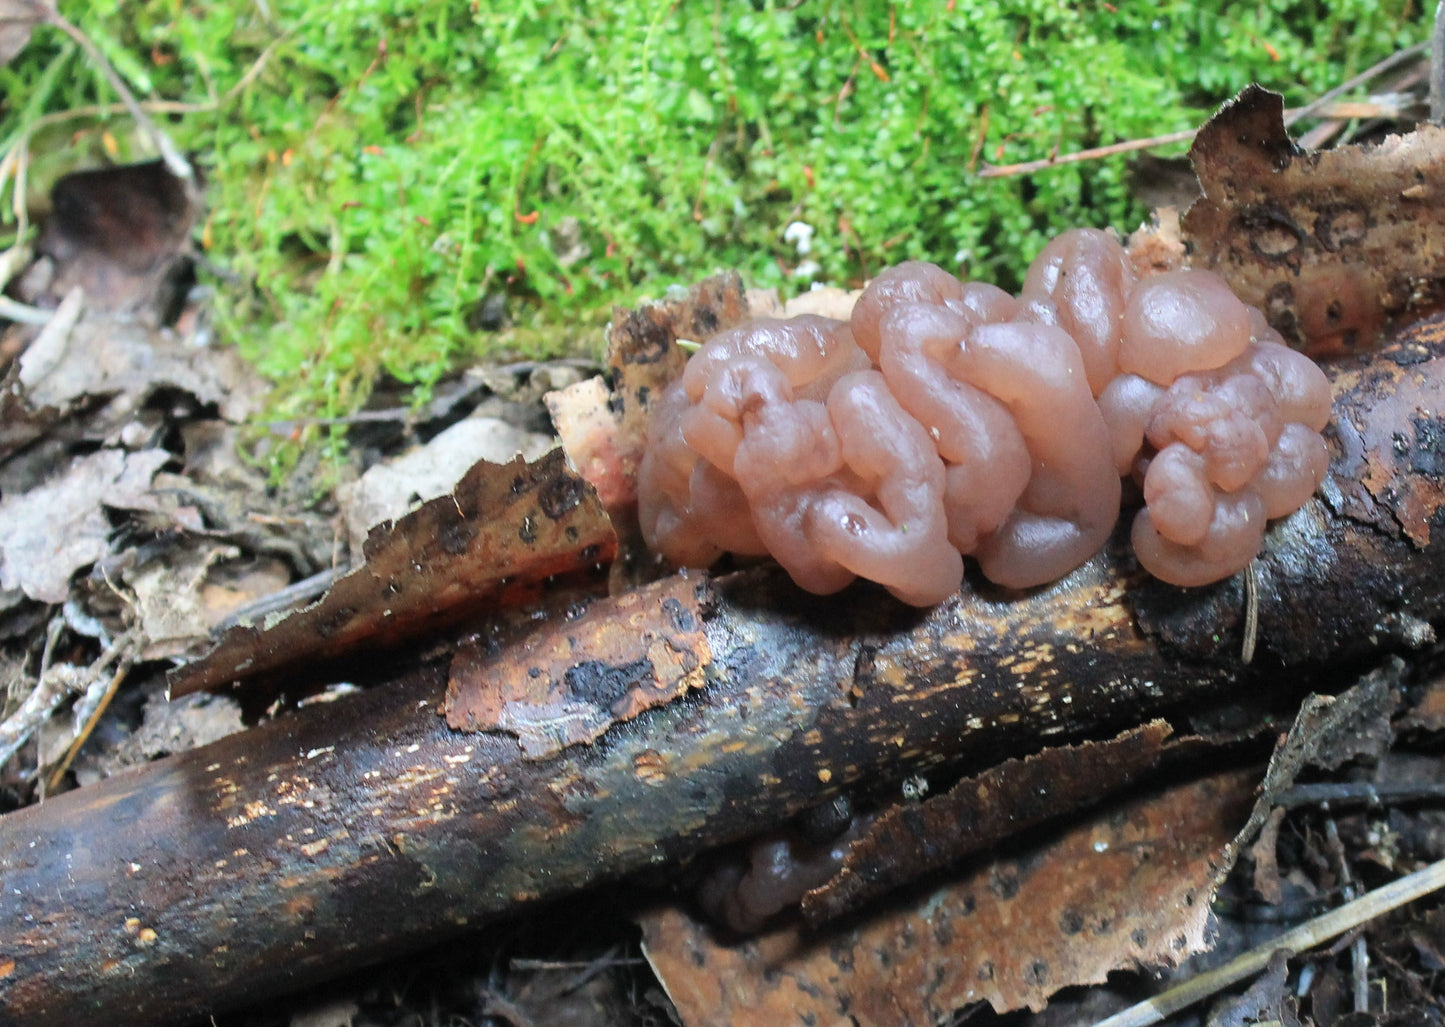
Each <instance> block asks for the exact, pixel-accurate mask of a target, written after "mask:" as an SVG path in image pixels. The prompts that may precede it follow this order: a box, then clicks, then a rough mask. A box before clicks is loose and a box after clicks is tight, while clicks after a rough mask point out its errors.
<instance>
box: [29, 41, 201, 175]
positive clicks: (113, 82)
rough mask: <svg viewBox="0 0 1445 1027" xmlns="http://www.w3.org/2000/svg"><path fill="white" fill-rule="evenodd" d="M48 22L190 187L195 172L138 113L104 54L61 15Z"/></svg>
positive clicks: (178, 151)
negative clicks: (85, 59)
mask: <svg viewBox="0 0 1445 1027" xmlns="http://www.w3.org/2000/svg"><path fill="white" fill-rule="evenodd" d="M48 20H49V22H50V24H52V25H54V26H55V27H56V28H58V29H60V31H62V32H64V33H65V34H66V35H67V36H69V37H70V38H71V39H73V40H75V42H76V45H78V46H79V47H80V48H81V49H82V50H84V51H85V54H86V56H87V57H89V58H90V60H91V63H93V64H94V65H95V66H96V67H97V68H99V69H100V73H101V74H102V75H104V76H105V80H106V81H107V82H109V83H110V87H111V88H112V89H114V90H115V92H116V95H117V96H119V97H120V99H121V102H122V103H124V104H125V106H126V109H127V110H128V111H129V112H130V116H131V117H132V118H134V119H135V122H136V124H138V125H139V126H140V127H141V131H143V132H145V134H146V135H148V136H150V137H151V142H153V143H155V146H156V149H158V150H159V151H160V153H161V159H162V160H164V161H165V162H166V167H167V168H168V169H169V170H170V173H171V174H173V175H175V176H176V177H177V178H178V179H180V180H181V181H182V182H187V183H189V182H193V181H195V172H194V171H192V170H191V162H190V161H188V160H186V158H185V157H183V156H181V151H180V150H177V149H176V145H175V143H173V142H171V138H170V136H168V135H166V134H165V133H164V132H163V131H161V127H160V126H159V125H157V124H156V123H155V122H154V121H152V120H151V118H150V115H148V114H146V112H145V111H143V110H142V109H141V106H140V104H139V103H138V102H137V101H136V98H135V96H134V95H132V93H131V91H130V88H129V87H128V86H127V85H126V84H125V80H124V79H123V78H121V77H120V75H119V74H117V73H116V70H115V69H114V68H112V67H111V66H110V61H108V60H106V59H105V54H103V53H101V52H100V48H99V47H98V46H96V45H95V44H94V43H93V42H91V40H90V37H89V36H87V35H86V34H85V33H84V32H82V31H80V29H79V28H77V27H76V26H75V25H73V24H71V22H69V21H68V20H66V18H65V17H64V16H63V15H60V14H51V15H50V17H49V19H48Z"/></svg>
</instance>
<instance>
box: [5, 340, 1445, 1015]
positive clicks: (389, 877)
mask: <svg viewBox="0 0 1445 1027" xmlns="http://www.w3.org/2000/svg"><path fill="white" fill-rule="evenodd" d="M1442 339H1445V329H1442V325H1441V323H1440V322H1438V321H1437V322H1433V323H1431V324H1427V325H1426V326H1424V327H1423V328H1419V329H1416V330H1415V331H1414V332H1413V334H1412V337H1411V338H1410V339H1408V340H1405V341H1403V342H1400V343H1397V344H1395V345H1394V346H1392V347H1390V348H1388V349H1386V350H1385V351H1384V352H1382V353H1380V354H1377V355H1376V356H1375V357H1374V358H1373V359H1371V360H1369V361H1368V362H1365V361H1363V360H1361V361H1359V362H1356V363H1352V364H1348V365H1344V366H1341V367H1340V368H1337V369H1336V370H1335V371H1334V372H1333V374H1334V378H1335V380H1336V393H1337V403H1336V419H1335V428H1334V429H1333V435H1332V438H1331V445H1332V447H1333V450H1334V463H1333V466H1332V470H1331V476H1330V478H1329V480H1328V481H1327V482H1326V485H1325V487H1324V488H1323V489H1322V490H1321V494H1320V496H1319V497H1318V498H1316V499H1315V500H1313V501H1312V502H1311V503H1310V504H1308V505H1307V506H1306V507H1305V509H1304V510H1302V511H1301V512H1300V513H1298V514H1297V515H1295V516H1294V517H1292V518H1290V519H1289V520H1288V521H1287V522H1285V523H1283V524H1281V525H1278V526H1276V527H1275V528H1274V529H1273V530H1272V532H1271V535H1270V542H1269V548H1268V550H1267V552H1266V553H1265V554H1264V555H1263V556H1262V557H1261V558H1260V560H1259V561H1258V562H1257V564H1256V581H1257V584H1258V633H1259V645H1258V655H1257V656H1256V660H1255V663H1254V664H1253V665H1249V666H1246V665H1245V664H1244V663H1243V662H1242V660H1241V658H1240V651H1241V635H1242V633H1243V630H1244V620H1245V611H1246V601H1245V589H1244V583H1243V581H1242V579H1236V580H1232V581H1229V582H1225V583H1222V584H1221V585H1218V586H1215V587H1211V588H1204V589H1193V590H1179V589H1172V588H1168V587H1165V586H1161V585H1158V584H1155V583H1150V582H1147V581H1145V580H1144V579H1143V578H1142V577H1141V576H1140V575H1139V572H1138V571H1137V568H1136V567H1135V565H1134V564H1133V561H1132V558H1131V557H1130V556H1129V555H1128V553H1127V549H1126V547H1124V546H1123V544H1122V543H1123V537H1122V535H1123V533H1122V532H1121V535H1120V537H1119V538H1118V539H1117V540H1116V541H1117V542H1118V543H1119V544H1117V545H1115V546H1112V547H1111V548H1110V549H1109V550H1107V551H1106V552H1104V553H1102V554H1100V555H1099V556H1098V557H1097V558H1096V559H1094V560H1093V561H1091V562H1090V563H1089V564H1087V565H1086V566H1085V567H1083V568H1081V569H1080V570H1079V571H1077V572H1076V573H1074V574H1073V575H1071V576H1070V577H1069V578H1067V579H1066V580H1064V581H1062V582H1060V583H1058V584H1057V585H1055V586H1052V587H1050V588H1047V589H1043V590H1040V591H1038V592H1035V593H1030V594H1027V595H1023V596H1020V595H1013V594H1007V593H1004V592H1002V591H999V590H997V589H993V588H991V587H989V586H987V585H986V584H985V583H983V582H981V581H976V580H970V582H969V583H968V585H967V586H966V587H965V589H964V590H963V592H962V593H961V594H960V595H959V596H957V597H955V598H954V599H952V600H950V601H948V602H945V603H943V604H940V605H939V606H938V607H935V608H934V609H932V610H928V611H916V610H912V609H907V608H904V607H903V606H901V605H899V604H897V603H895V602H893V601H892V600H891V599H889V597H888V596H887V595H886V594H885V593H883V592H881V591H879V590H876V589H872V588H870V587H867V586H857V587H854V588H852V589H850V590H848V591H846V592H844V593H842V594H840V595H839V596H836V597H831V598H826V599H820V598H817V597H812V596H805V595H802V594H801V593H799V592H797V591H796V590H795V589H794V588H793V586H792V585H791V584H790V583H789V582H787V581H786V579H784V578H782V577H781V576H780V575H779V574H777V573H776V572H774V571H770V570H768V569H758V570H753V571H748V572H743V573H741V574H737V575H733V576H730V577H723V578H715V579H709V578H706V577H701V576H699V577H697V578H696V579H694V580H691V581H689V582H687V583H686V585H685V586H684V587H682V588H680V589H678V590H675V591H674V592H673V593H672V594H673V595H674V596H681V597H682V598H681V599H679V600H678V601H677V602H672V603H658V604H656V605H655V606H654V607H653V608H652V609H651V610H647V609H642V610H641V611H639V609H638V607H637V604H635V603H634V604H632V605H631V606H630V607H628V608H627V609H626V616H627V617H628V618H629V619H628V621H627V626H626V628H625V630H618V625H617V624H616V623H615V622H613V621H610V620H609V618H614V620H615V618H616V617H618V616H621V614H620V613H619V612H618V610H619V609H620V607H619V606H618V605H617V603H616V602H615V601H612V600H599V601H597V602H595V603H594V604H593V605H592V606H591V607H590V609H589V610H588V611H587V612H586V613H585V614H583V615H582V616H580V617H577V618H576V619H575V620H574V621H573V622H572V626H571V628H569V634H570V636H571V637H575V638H576V639H577V640H578V642H579V645H580V646H581V651H582V652H584V653H585V654H586V655H587V657H588V660H589V661H590V662H591V663H592V664H595V665H596V666H595V667H594V670H596V669H597V668H601V670H600V671H599V672H598V673H593V674H591V675H590V676H588V675H578V676H568V675H565V674H563V675H556V674H553V679H554V680H555V681H561V682H563V684H564V685H565V686H566V687H567V688H571V689H573V690H574V692H575V695H573V697H572V698H573V699H575V700H576V702H577V703H582V702H584V701H585V702H592V703H593V704H594V706H596V708H597V709H603V710H609V711H612V715H613V716H614V721H613V722H612V723H611V724H610V726H609V725H608V724H605V723H604V724H602V725H600V727H601V729H600V730H599V731H597V732H596V734H595V738H596V740H595V741H590V742H570V741H569V740H568V739H569V738H571V737H573V736H566V737H563V738H562V739H561V741H557V740H556V737H555V736H553V735H548V734H546V732H545V731H542V732H541V733H537V734H533V735H530V736H529V735H527V734H526V733H525V731H523V732H521V733H519V732H518V730H517V729H515V727H513V728H509V729H506V730H501V729H496V726H495V725H493V729H492V730H480V731H473V730H461V729H454V728H452V727H450V726H449V725H448V723H447V721H446V719H444V718H443V717H442V716H440V715H439V713H438V710H439V708H440V706H441V704H442V703H443V701H444V696H445V692H446V685H447V680H446V678H447V673H446V668H445V667H440V666H429V667H421V668H418V669H417V670H415V671H414V672H413V673H411V674H410V675H409V676H407V677H406V678H404V679H398V680H395V681H393V682H391V683H390V684H388V685H386V686H383V687H380V688H376V689H373V690H371V691H369V692H367V693H365V694H361V695H357V696H353V697H350V698H347V699H344V700H341V701H339V702H336V703H331V704H324V705H316V706H311V707H308V708H306V709H302V710H300V711H297V712H294V713H290V714H287V715H284V716H282V717H280V718H278V719H276V720H274V721H271V722H269V723H266V724H264V725H261V726H260V727H257V728H255V729H253V730H250V731H247V732H244V733H242V734H239V735H234V736H231V737H229V738H226V739H224V740H222V741H220V742H217V743H215V744H213V745H210V746H207V747H205V748H203V749H200V750H197V751H194V752H190V753H187V754H184V755H181V756H176V757H172V758H169V759H166V760H163V761H160V762H158V763H155V764H152V765H150V766H147V767H144V768H140V769H138V770H136V771H134V772H131V773H128V774H125V775H122V776H119V777H116V778H114V779H111V780H109V781H107V782H105V783H102V784H100V785H96V786H94V787H90V788H85V789H82V790H79V791H75V792H71V793H68V794H66V795H62V796H60V797H58V798H56V799H52V800H50V801H47V802H46V803H44V804H42V805H38V806H32V807H29V808H26V809H23V810H20V811H18V812H15V813H11V814H9V815H7V816H5V817H3V818H0V924H3V925H4V929H3V931H0V1024H22V1023H23V1024H26V1025H44V1024H72V1023H77V1022H83V1021H84V1020H85V1019H86V1017H87V1016H89V1015H92V1014H94V1013H96V1012H97V1011H101V1010H103V1011H104V1013H103V1015H104V1018H105V1020H106V1021H107V1022H109V1023H112V1024H116V1025H120V1024H130V1023H136V1024H141V1023H145V1024H150V1023H157V1022H163V1021H165V1020H167V1019H175V1018H179V1017H183V1016H187V1015H193V1014H199V1013H203V1012H206V1011H209V1010H215V1009H221V1008H225V1007H228V1006H234V1005H236V1004H238V1003H240V1002H243V1001H247V1000H255V999H256V998H258V997H260V996H262V995H265V994H268V993H274V992H278V991H282V990H285V989H288V988H294V987H298V986H300V985H302V984H304V983H306V982H308V981H310V980H314V979H317V978H320V977H325V976H328V975H332V974H336V973H339V972H341V971H343V970H346V969H348V968H351V967H355V966H359V965H362V964H364V963H366V962H370V961H375V960H377V959H379V958H382V957H384V956H387V955H391V954H394V953H396V952H398V951H403V950H406V949H408V948H414V947H417V946H420V945H423V944H427V943H432V942H435V941H437V940H439V939H441V938H443V937H445V936H446V935H447V934H448V933H449V932H459V931H462V930H466V929H468V928H471V927H474V926H476V925H477V924H479V923H482V922H484V921H486V920H488V919H491V918H496V917H499V916H502V915H505V914H508V913H512V912H515V911H517V910H519V909H521V908H524V907H525V906H526V905H527V904H529V903H533V902H537V901H540V900H544V899H548V898H555V897H558V896H563V895H566V894H567V893H569V892H572V891H574V890H576V889H581V888H585V887H587V886H589V885H592V884H595V883H597V882H599V881H602V880H604V879H608V878H614V877H617V876H619V875H623V874H627V873H629V872H632V871H636V870H639V869H641V868H644V867H647V866H649V865H652V864H656V863H659V862H663V861H667V860H671V859H676V858H679V857H683V856H687V855H690V854H694V853H697V852H700V851H702V850H704V849H706V848H709V847H712V846H716V845H718V844H721V843H723V842H726V841H729V840H732V839H737V838H740V837H744V836H747V835H750V834H753V833H756V832H758V831H760V830H762V829H765V828H768V827H771V826H774V825H777V824H779V823H781V822H783V821H784V820H786V819H787V818H789V817H791V816H792V815H794V814H796V813H797V812H798V811H800V810H802V809H804V808H806V807H808V806H810V805H812V804H814V803H816V802H818V801H819V800H820V799H821V798H823V797H825V796H827V795H829V794H831V793H832V792H834V791H837V790H839V789H843V788H847V787H849V786H852V785H855V784H858V783H865V784H866V783H876V782H879V781H887V780H896V779H898V778H901V777H904V776H906V775H908V774H912V773H917V772H920V771H930V769H931V768H936V767H938V766H940V765H944V764H946V765H947V766H948V767H949V768H950V770H951V771H952V770H956V771H958V772H963V771H968V770H972V769H976V768H980V767H986V766H988V765H990V764H993V763H996V762H998V761H999V760H1000V759H1002V758H1004V757H1008V756H1016V755H1020V754H1024V753H1027V752H1033V751H1037V750H1038V749H1039V748H1040V747H1042V746H1045V745H1048V744H1051V743H1052V742H1055V741H1064V740H1076V739H1081V738H1088V737H1098V736H1101V735H1102V734H1103V733H1105V732H1113V731H1115V730H1117V729H1119V728H1121V727H1125V726H1129V725H1133V724H1139V723H1142V722H1144V721H1145V720H1148V719H1150V718H1151V717H1153V716H1155V715H1156V714H1161V713H1162V714H1165V715H1169V714H1170V713H1171V712H1172V713H1175V714H1181V717H1182V718H1187V713H1188V711H1191V710H1195V709H1198V708H1199V707H1200V706H1201V705H1202V703H1203V702H1204V700H1205V698H1206V697H1216V698H1217V697H1219V696H1221V695H1225V696H1231V695H1243V694H1246V692H1245V690H1249V693H1248V694H1253V693H1254V692H1255V691H1257V690H1258V689H1259V688H1260V686H1261V684H1263V683H1268V682H1270V681H1273V680H1277V679H1278V678H1279V677H1280V675H1279V674H1278V666H1279V664H1280V663H1285V664H1294V665H1298V666H1299V667H1300V668H1301V669H1300V670H1298V671H1291V672H1290V673H1289V674H1288V675H1284V676H1285V677H1288V678H1289V679H1290V683H1291V685H1292V686H1294V685H1298V683H1299V682H1300V681H1302V680H1306V679H1307V678H1308V677H1309V675H1318V679H1319V680H1323V681H1327V680H1329V679H1330V677H1331V675H1333V674H1337V673H1338V672H1339V671H1338V669H1339V668H1340V667H1341V666H1342V665H1344V664H1345V663H1347V662H1348V661H1350V660H1351V659H1354V658H1361V659H1368V658H1369V657H1371V655H1372V654H1374V653H1376V652H1377V651H1379V650H1381V649H1385V648H1392V647H1398V646H1399V645H1400V644H1401V643H1402V642H1405V643H1410V644H1421V643H1423V642H1425V641H1427V640H1429V639H1431V637H1432V636H1431V632H1430V628H1429V622H1430V621H1431V620H1433V619H1437V618H1439V617H1440V616H1441V615H1442V614H1445V589H1442V585H1441V582H1442V581H1445V539H1442V537H1441V535H1440V528H1439V521H1440V519H1441V510H1442V507H1445V503H1442V494H1441V487H1442V480H1445V419H1442V418H1445V342H1442ZM698 625H700V626H701V630H696V628H697V627H698ZM609 630H610V632H611V634H613V635H635V636H637V637H640V638H646V639H651V640H652V641H649V642H647V646H648V647H653V648H648V649H647V651H648V652H651V653H654V655H655V654H656V653H657V652H662V651H663V650H661V649H657V648H655V646H664V648H665V649H666V652H668V653H670V654H671V656H670V657H669V658H670V659H673V658H674V657H675V659H673V662H674V663H675V665H676V668H677V673H676V675H674V678H673V679H670V680H672V682H673V685H672V686H670V687H673V686H675V690H674V691H673V692H670V693H669V694H668V695H667V696H665V697H663V699H662V700H661V701H657V700H656V699H654V700H652V701H650V702H632V701H631V697H630V691H635V690H636V689H646V688H649V687H654V686H655V685H656V681H657V680H660V676H659V677H658V678H657V679H653V678H649V677H648V676H647V675H645V674H643V675H636V674H631V672H630V671H629V674H621V675H620V676H616V675H614V676H609V675H608V674H607V673H604V672H605V671H607V670H608V668H609V666H611V665H609V664H608V653H607V652H605V651H604V652H600V653H598V652H593V651H591V650H589V649H588V648H587V643H588V640H589V639H591V638H597V637H601V636H602V635H603V634H606V633H607V632H608V631H609ZM659 640H660V641H659ZM545 648H546V650H547V653H548V654H551V655H545V659H547V660H551V661H553V663H554V665H553V666H552V667H551V669H550V670H549V669H548V668H540V669H539V671H538V674H539V675H540V674H542V673H544V672H546V673H551V671H553V670H556V667H555V660H556V659H557V658H558V657H557V656H556V653H557V652H558V651H559V649H558V646H556V645H549V646H548V647H545ZM689 654H690V655H689ZM685 656H686V657H688V658H686V659H684V658H683V657H685ZM497 659H499V660H500V661H501V663H502V665H504V668H505V665H507V664H509V663H510V673H511V674H512V675H513V676H514V677H516V678H518V679H529V678H531V677H536V676H538V675H532V674H531V669H532V668H533V667H538V666H539V661H542V660H543V659H544V655H539V649H538V648H529V647H527V646H514V647H512V648H509V649H507V650H505V651H504V652H503V653H502V654H501V656H500V657H498V658H497ZM619 659H620V657H619ZM641 659H642V658H641V657H635V658H630V661H629V662H628V664H627V666H628V667H634V666H636V665H637V664H638V663H639V661H640V660H641ZM649 659H652V657H649ZM528 661H531V662H528ZM693 661H695V664H694V662H693ZM500 672H501V671H498V673H500ZM629 675H631V676H629ZM584 677H585V678H586V680H583V678H584ZM679 682H681V684H679ZM557 687H563V686H562V685H558V686H557ZM609 689H611V690H609ZM584 692H585V693H586V694H583V693H584ZM548 695H549V696H550V697H549V698H547V701H548V702H553V701H554V700H556V696H555V695H554V694H551V693H548ZM599 704H600V705H599ZM624 707H625V708H626V709H627V711H628V712H627V716H626V717H625V718H623V717H622V716H621V715H620V714H618V713H617V711H618V710H619V709H622V708H624ZM549 708H551V707H549ZM557 709H559V710H561V711H562V713H559V714H558V716H562V715H563V714H567V715H569V716H570V713H568V711H571V710H574V706H569V705H566V704H565V703H564V704H563V705H562V706H559V707H557ZM544 712H545V711H544ZM1181 722H1182V719H1181ZM479 726H480V727H482V728H486V727H487V726H488V725H487V724H486V723H485V722H483V723H481V724H480V725H479ZM532 726H533V727H536V724H535V723H534V724H533V725H532ZM590 736H591V735H590V734H589V737H590ZM549 739H552V742H549V741H548V740H549ZM524 743H528V744H524Z"/></svg>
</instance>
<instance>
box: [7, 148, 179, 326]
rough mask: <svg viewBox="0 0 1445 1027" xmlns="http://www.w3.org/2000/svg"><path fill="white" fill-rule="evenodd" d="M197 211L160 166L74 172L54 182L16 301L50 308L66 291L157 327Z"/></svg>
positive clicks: (166, 313)
mask: <svg viewBox="0 0 1445 1027" xmlns="http://www.w3.org/2000/svg"><path fill="white" fill-rule="evenodd" d="M198 213H199V209H198V207H197V206H196V204H195V203H194V202H193V200H192V190H191V188H190V186H188V184H187V183H185V182H183V181H181V180H180V179H179V178H177V177H176V176H175V175H173V174H171V172H170V169H168V168H167V167H166V165H165V162H164V161H159V160H155V161H147V162H146V163H143V164H126V165H120V166H117V167H110V168H96V169H94V170H90V171H76V172H72V173H71V174H68V175H64V176H62V177H61V178H60V179H58V180H57V181H56V183H55V186H54V188H53V189H52V190H51V194H50V215H49V217H47V218H46V220H45V226H44V228H42V229H41V232H40V237H39V238H38V239H37V240H36V243H35V252H36V261H35V263H34V264H33V265H32V266H31V267H30V268H29V269H28V270H27V271H26V272H25V273H24V274H23V275H21V277H20V279H19V281H18V282H17V285H16V288H17V291H18V293H19V296H20V298H21V299H23V300H24V301H25V302H27V303H32V304H34V305H35V306H39V307H52V306H54V305H55V304H56V303H57V302H59V300H60V299H61V297H63V296H65V295H67V294H68V293H69V292H71V290H73V289H75V288H80V289H81V290H82V291H83V292H84V293H85V302H86V306H87V307H88V308H89V309H90V310H93V311H98V312H102V313H107V314H122V315H128V316H134V317H137V318H139V319H140V320H141V321H142V322H143V323H145V324H147V325H149V326H151V327H158V326H160V325H162V324H164V323H166V322H167V321H168V320H169V319H170V317H171V316H172V315H173V314H174V312H175V308H176V306H177V303H178V300H179V298H180V297H179V295H178V286H179V285H180V283H181V281H182V279H183V277H184V275H185V272H186V270H187V269H188V267H189V263H190V255H189V254H190V248H191V241H190V237H191V230H192V228H193V227H194V225H195V219H196V216H197V214H198Z"/></svg>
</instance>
